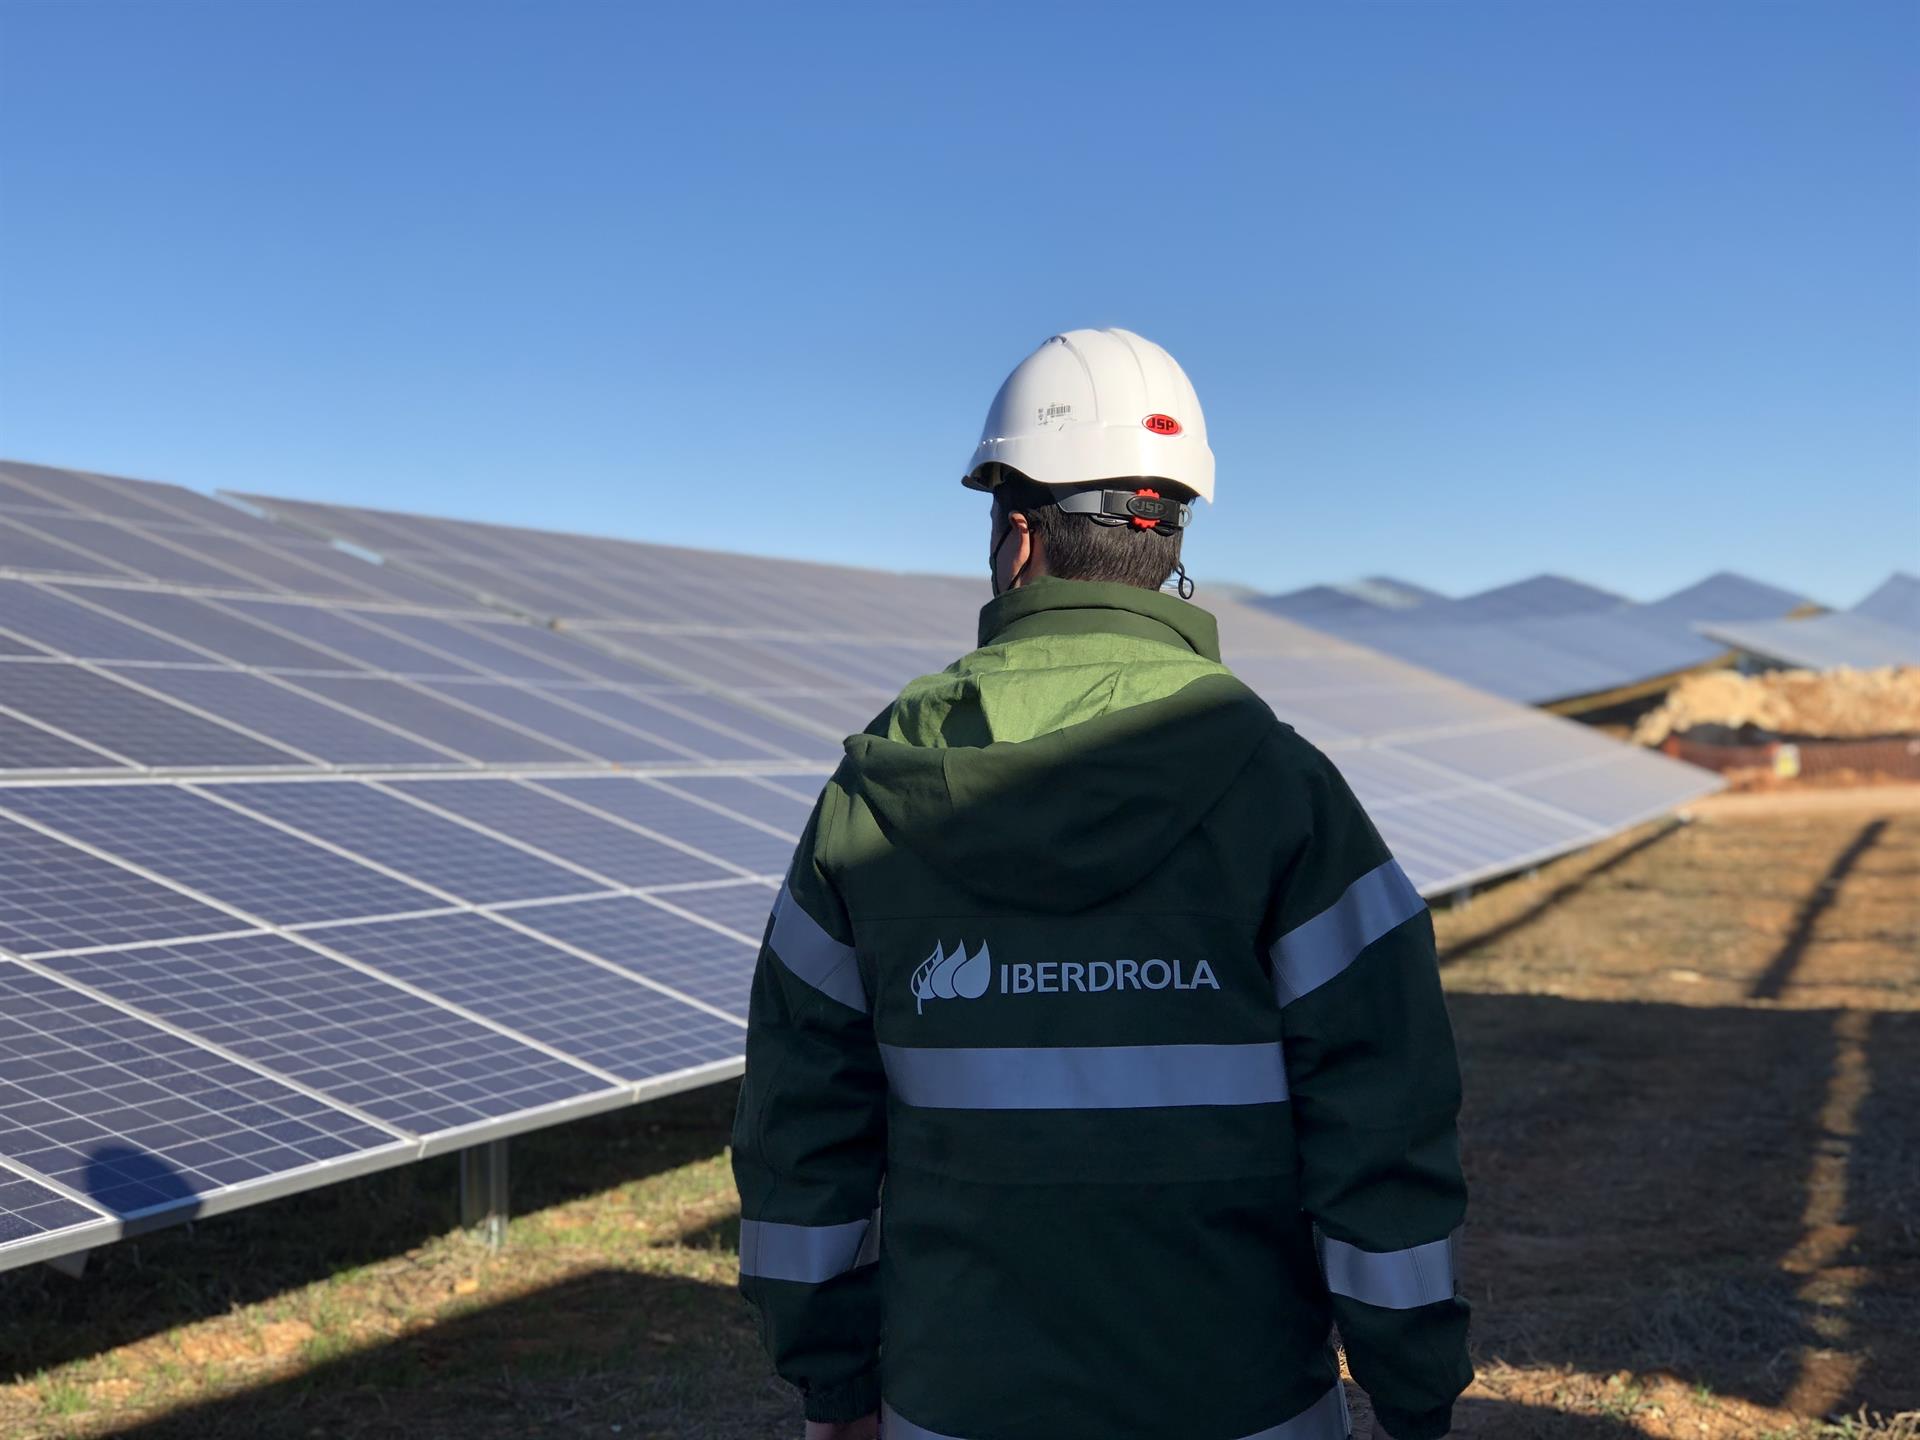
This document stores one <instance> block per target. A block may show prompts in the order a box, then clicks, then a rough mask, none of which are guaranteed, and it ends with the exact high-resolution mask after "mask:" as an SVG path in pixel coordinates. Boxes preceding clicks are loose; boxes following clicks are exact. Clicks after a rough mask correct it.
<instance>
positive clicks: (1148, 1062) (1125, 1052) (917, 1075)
mask: <svg viewBox="0 0 1920 1440" xmlns="http://www.w3.org/2000/svg"><path fill="white" fill-rule="evenodd" d="M880 1058H881V1060H882V1061H883V1062H884V1063H885V1065H886V1067H887V1081H888V1083H889V1084H890V1085H891V1086H892V1087H893V1093H894V1095H895V1096H896V1097H897V1098H898V1099H899V1100H900V1102H901V1103H902V1104H905V1105H913V1106H917V1107H920V1108H923V1109H929V1110H1142V1109H1147V1108H1150V1107H1155V1106H1166V1105H1270V1104H1273V1103H1275V1102H1277V1101H1281V1100H1285V1099H1286V1098H1287V1065H1286V1058H1285V1056H1284V1055H1283V1054H1282V1052H1281V1049H1280V1043H1279V1041H1277V1040H1272V1041H1266V1042H1263V1043H1260V1044H1255V1045H1106V1046H1096V1045H1082V1046H1062V1047H1060V1048H1058V1049H1039V1050H1019V1049H982V1050H947V1049H918V1048H912V1047H908V1046H905V1045H882V1046H881V1047H880Z"/></svg>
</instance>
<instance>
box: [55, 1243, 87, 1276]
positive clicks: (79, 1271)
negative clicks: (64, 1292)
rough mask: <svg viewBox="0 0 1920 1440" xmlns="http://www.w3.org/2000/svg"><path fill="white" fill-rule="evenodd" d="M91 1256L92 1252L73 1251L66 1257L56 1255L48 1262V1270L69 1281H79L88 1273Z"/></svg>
mask: <svg viewBox="0 0 1920 1440" xmlns="http://www.w3.org/2000/svg"><path fill="white" fill-rule="evenodd" d="M91 1254H93V1252H92V1251H91V1250H73V1251H70V1252H68V1253H67V1254H65V1255H56V1256H54V1257H53V1258H52V1259H51V1260H49V1261H47V1268H48V1269H49V1270H52V1271H54V1272H56V1273H57V1274H61V1275H64V1276H66V1277H67V1278H68V1279H69V1280H78V1279H79V1278H80V1277H81V1276H82V1275H84V1274H86V1273H87V1257H88V1256H89V1255H91Z"/></svg>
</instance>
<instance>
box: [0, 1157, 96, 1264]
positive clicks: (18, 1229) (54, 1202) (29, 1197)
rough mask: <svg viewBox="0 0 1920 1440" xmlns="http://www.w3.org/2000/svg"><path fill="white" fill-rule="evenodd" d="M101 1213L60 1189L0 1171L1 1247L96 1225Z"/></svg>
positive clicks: (8, 1171) (6, 1171)
mask: <svg viewBox="0 0 1920 1440" xmlns="http://www.w3.org/2000/svg"><path fill="white" fill-rule="evenodd" d="M100 1219H101V1215H100V1212H99V1211H97V1210H90V1209H88V1208H87V1207H86V1206H85V1205H82V1204H80V1203H78V1202H77V1201H74V1200H69V1199H68V1198H67V1197H66V1196H64V1195H62V1194H61V1193H60V1192H59V1191H57V1190H54V1189H51V1188H49V1187H48V1186H45V1185H42V1184H40V1183H38V1182H37V1181H34V1180H28V1179H27V1178H25V1177H24V1176H21V1175H16V1174H14V1173H13V1172H12V1171H10V1170H0V1246H7V1245H13V1244H16V1243H18V1242H23V1241H27V1240H36V1239H39V1238H40V1237H41V1236H43V1235H53V1234H56V1233H57V1232H59V1231H62V1230H71V1229H75V1228H77V1227H81V1226H89V1225H95V1224H98V1223H99V1222H100Z"/></svg>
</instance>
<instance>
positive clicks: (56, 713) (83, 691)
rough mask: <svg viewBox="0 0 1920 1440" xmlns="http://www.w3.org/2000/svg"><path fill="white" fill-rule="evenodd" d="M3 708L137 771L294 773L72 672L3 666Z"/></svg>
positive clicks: (207, 726)
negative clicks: (264, 768) (106, 752)
mask: <svg viewBox="0 0 1920 1440" xmlns="http://www.w3.org/2000/svg"><path fill="white" fill-rule="evenodd" d="M0 664H3V665H4V666H5V669H4V670H3V671H0V697H3V698H0V704H4V705H5V706H6V707H7V708H8V709H11V710H15V711H18V712H19V713H20V714H22V715H27V716H30V717H32V718H33V719H35V720H39V721H42V722H44V723H45V724H48V725H51V726H53V727H54V728H55V729H58V730H63V731H65V732H67V733H68V734H71V735H74V736H77V737H78V738H79V739H81V740H84V741H86V742H87V743H89V744H92V745H99V746H102V747H103V748H105V749H107V750H109V751H112V752H113V753H114V754H116V755H123V756H125V757H126V758H127V759H129V760H132V761H133V762H134V763H135V764H139V765H155V766H171V767H203V768H206V769H221V768H227V767H233V766H242V767H248V766H269V767H283V768H284V767H298V766H302V765H305V764H306V763H307V762H306V761H304V760H302V759H301V758H300V757H299V756H298V755H295V754H293V753H291V752H290V751H287V750H282V749H280V748H278V747H277V746H273V745H269V744H267V743H266V742H265V741H262V740H255V739H252V738H250V737H248V736H246V735H243V734H241V733H240V731H238V730H236V729H232V728H229V727H227V726H224V725H221V724H218V723H216V722H215V721H212V720H205V719H202V718H200V717H199V716H197V715H190V714H188V713H187V712H186V711H184V710H181V709H179V708H177V707H176V706H173V705H170V704H168V703H167V702H166V701H164V700H161V699H157V698H155V697H154V696H151V695H145V694H142V693H141V692H140V691H137V690H133V689H130V688H129V687H127V686H125V685H122V684H120V683H119V682H118V681H116V680H114V679H113V678H112V677H111V676H108V675H102V674H97V673H95V672H94V671H91V670H83V669H81V668H80V667H79V666H77V665H67V664H54V663H51V662H49V663H38V662H35V661H31V660H11V661H0Z"/></svg>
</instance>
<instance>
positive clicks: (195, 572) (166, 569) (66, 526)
mask: <svg viewBox="0 0 1920 1440" xmlns="http://www.w3.org/2000/svg"><path fill="white" fill-rule="evenodd" d="M34 528H35V529H36V530H40V531H43V532H44V533H46V534H48V535H51V536H52V537H53V538H54V539H56V540H61V541H65V542H67V543H69V544H72V545H77V546H80V547H81V548H83V549H85V550H88V551H90V552H91V553H93V554H95V555H98V556H100V557H101V558H102V559H105V560H111V561H112V562H113V563H114V564H116V565H120V566H123V567H125V568H126V569H128V570H131V571H132V572H133V573H134V574H136V575H144V576H146V577H148V578H149V579H153V580H160V581H164V582H165V583H167V584H170V585H206V586H209V587H212V588H215V589H227V590H257V589H259V588H260V587H259V584H258V582H256V581H254V580H251V579H248V578H247V577H245V576H242V575H238V574H236V573H234V572H233V571H231V570H228V569H225V568H223V567H222V566H219V565H215V564H212V563H211V562H209V561H205V560H196V559H194V558H193V557H192V556H190V555H183V554H181V553H180V552H179V551H177V550H170V549H168V548H167V547H166V546H165V545H162V544H161V543H159V542H158V541H157V540H150V539H148V538H147V537H146V536H145V535H142V534H140V533H139V532H138V531H136V530H130V529H123V528H121V527H120V526H118V525H113V524H109V523H108V522H106V521H104V520H89V519H84V518H80V517H75V518H73V519H68V518H67V517H66V516H64V515H60V516H52V515H50V516H47V517H45V518H44V519H40V520H36V521H34Z"/></svg>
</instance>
